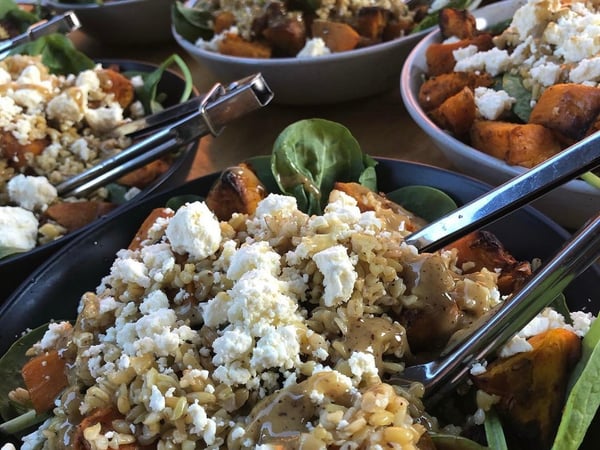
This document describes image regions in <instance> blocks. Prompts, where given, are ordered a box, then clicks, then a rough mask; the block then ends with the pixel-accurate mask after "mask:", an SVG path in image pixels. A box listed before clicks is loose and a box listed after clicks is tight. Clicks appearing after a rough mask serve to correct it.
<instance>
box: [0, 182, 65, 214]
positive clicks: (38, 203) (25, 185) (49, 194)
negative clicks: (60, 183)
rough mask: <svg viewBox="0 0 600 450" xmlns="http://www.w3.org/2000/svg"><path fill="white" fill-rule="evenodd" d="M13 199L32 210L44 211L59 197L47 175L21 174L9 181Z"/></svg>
mask: <svg viewBox="0 0 600 450" xmlns="http://www.w3.org/2000/svg"><path fill="white" fill-rule="evenodd" d="M6 187H7V190H8V195H9V197H10V199H11V201H13V202H15V203H16V204H18V205H19V206H21V207H22V208H25V209H28V210H30V211H35V210H39V211H44V210H45V209H46V208H47V207H48V205H49V204H50V203H52V202H53V201H54V200H56V198H57V197H58V193H57V191H56V188H55V187H54V186H53V185H52V184H51V183H50V182H49V181H48V178H46V177H41V176H40V177H36V176H30V175H23V174H19V175H16V176H14V177H12V178H11V179H10V180H9V181H8V183H7V186H6Z"/></svg>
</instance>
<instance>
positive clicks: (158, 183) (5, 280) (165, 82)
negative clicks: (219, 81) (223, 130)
mask: <svg viewBox="0 0 600 450" xmlns="http://www.w3.org/2000/svg"><path fill="white" fill-rule="evenodd" d="M98 62H100V63H102V64H103V66H104V67H108V66H111V65H115V66H117V67H119V69H120V70H121V71H123V72H127V71H136V72H152V71H153V70H155V69H156V68H157V66H156V65H154V64H150V63H145V62H138V61H129V60H104V59H103V60H99V61H98ZM184 87H185V80H184V79H183V78H182V77H181V76H180V75H178V74H177V73H175V72H173V71H170V70H166V71H165V72H164V74H163V77H162V79H161V81H160V83H159V86H158V92H162V93H164V94H166V100H165V102H164V106H171V105H174V104H177V103H179V99H180V96H181V93H182V92H183V90H184ZM196 94H197V93H196ZM197 148H198V142H197V141H194V142H191V143H189V144H188V145H186V146H185V147H184V148H182V149H181V151H180V153H179V155H178V157H177V158H175V159H174V161H173V163H172V164H171V166H170V167H169V170H167V171H166V172H165V173H164V174H163V175H161V176H160V177H158V178H157V179H156V180H154V181H153V182H152V183H151V184H150V185H149V186H147V187H146V188H144V189H143V190H142V191H141V192H140V193H139V194H138V195H136V196H135V198H134V199H132V200H130V201H129V203H131V202H135V203H137V202H138V201H139V200H141V199H142V198H144V197H145V196H147V195H148V194H150V193H156V192H160V191H162V190H166V189H170V188H173V187H175V186H178V185H180V184H181V183H183V182H184V180H185V179H186V177H187V175H188V173H189V168H190V166H191V164H192V161H193V159H194V156H195V154H196V150H197ZM125 206H126V205H121V206H119V207H118V208H115V209H114V210H113V211H111V212H110V213H109V214H107V215H106V216H105V217H102V218H100V219H99V220H98V221H102V220H104V219H108V218H111V217H114V216H116V215H118V214H119V212H120V211H121V210H122V209H123V208H124V207H125ZM93 225H94V223H92V224H89V225H86V226H84V227H82V228H80V229H78V230H75V231H73V232H71V233H69V234H67V235H65V236H63V237H61V238H59V239H57V240H56V241H52V242H49V243H47V244H44V245H40V246H38V247H36V248H34V249H32V250H30V251H28V252H24V253H18V254H14V255H10V256H7V257H5V258H2V259H0V280H2V282H0V303H2V302H3V301H4V300H5V299H6V298H7V297H8V296H9V295H10V294H11V293H12V292H13V291H14V289H15V288H16V287H17V286H18V285H19V284H20V283H21V282H22V281H23V280H25V278H26V277H27V276H28V275H29V274H31V272H32V271H33V269H35V268H36V267H37V266H39V265H40V264H41V263H43V262H44V261H46V260H47V259H48V258H49V257H50V256H51V255H52V254H53V253H54V252H56V251H57V250H58V249H59V248H61V247H63V246H64V245H65V244H66V243H67V242H69V241H71V240H73V239H74V238H76V237H77V236H79V235H81V234H84V233H86V232H87V231H88V230H90V229H91V228H92V227H93Z"/></svg>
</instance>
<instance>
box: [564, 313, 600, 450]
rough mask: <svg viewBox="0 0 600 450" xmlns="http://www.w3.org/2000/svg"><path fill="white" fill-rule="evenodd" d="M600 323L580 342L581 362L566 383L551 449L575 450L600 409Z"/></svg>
mask: <svg viewBox="0 0 600 450" xmlns="http://www.w3.org/2000/svg"><path fill="white" fill-rule="evenodd" d="M599 342H600V320H595V321H594V322H593V323H592V326H591V327H590V330H589V331H588V332H587V334H586V335H585V337H584V338H583V342H582V351H581V359H580V360H579V362H578V363H577V365H576V366H575V368H574V369H573V373H571V377H570V379H569V389H568V396H567V401H566V404H565V407H564V410H563V415H562V419H561V421H560V425H559V427H558V432H557V433H556V437H555V438H554V444H553V446H552V449H555V450H569V449H573V450H575V449H577V448H579V446H580V444H581V443H582V442H583V439H584V438H585V434H586V432H587V430H588V427H589V425H590V423H591V422H592V419H593V418H594V415H595V414H596V411H597V410H598V406H599V405H600V384H598V379H599V378H600V345H598V343H599Z"/></svg>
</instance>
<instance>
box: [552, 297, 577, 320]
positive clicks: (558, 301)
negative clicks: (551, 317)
mask: <svg viewBox="0 0 600 450" xmlns="http://www.w3.org/2000/svg"><path fill="white" fill-rule="evenodd" d="M550 307H552V308H553V309H554V310H556V312H558V313H559V314H561V315H562V316H563V317H564V318H565V322H567V323H572V320H571V311H569V306H568V305H567V298H566V297H565V295H564V294H562V293H561V294H559V295H558V296H557V297H556V298H555V299H554V300H552V303H551V304H550Z"/></svg>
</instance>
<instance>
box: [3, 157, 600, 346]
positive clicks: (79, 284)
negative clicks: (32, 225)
mask: <svg viewBox="0 0 600 450" xmlns="http://www.w3.org/2000/svg"><path fill="white" fill-rule="evenodd" d="M378 161H379V164H378V165H377V174H378V180H379V190H380V191H382V192H390V191H392V190H394V189H396V188H399V187H402V186H407V185H416V184H421V185H422V184H426V185H429V186H432V187H435V188H438V189H441V190H443V191H444V192H446V193H447V194H449V195H450V196H451V197H452V198H453V199H454V200H455V201H456V202H457V204H464V203H465V202H468V201H470V200H472V199H474V198H476V197H478V196H480V195H482V194H483V193H485V192H486V191H488V190H489V189H490V188H489V186H487V185H485V184H483V183H481V182H479V181H476V180H474V179H471V178H468V177H466V176H463V175H459V174H456V173H454V172H449V171H446V170H443V169H439V168H435V167H430V166H426V165H421V164H417V163H413V162H405V161H397V160H390V159H378ZM218 176H219V174H218V173H215V174H212V175H207V176H205V177H201V178H198V179H196V180H193V181H189V182H187V183H185V184H183V185H181V186H179V187H176V188H174V189H171V190H169V191H165V192H161V193H157V194H155V195H152V196H151V197H149V198H147V199H144V200H142V201H141V202H137V203H136V204H128V205H124V206H123V207H121V208H120V211H117V212H116V213H115V214H112V215H110V216H105V217H103V218H100V219H99V220H98V221H97V223H95V224H94V225H93V226H92V227H91V229H90V230H88V231H87V232H86V233H84V234H83V235H82V236H79V237H78V238H77V239H76V240H72V242H69V244H68V245H66V246H65V247H64V248H63V249H61V250H60V251H59V252H58V253H56V254H55V255H54V256H53V257H52V258H51V259H49V260H48V261H47V262H46V263H45V264H43V265H42V266H41V267H39V268H38V270H36V271H35V272H34V273H33V274H31V276H29V277H28V278H27V279H26V280H25V281H24V283H23V284H22V285H21V286H20V287H19V288H18V289H17V290H16V291H15V292H14V293H13V295H11V296H10V297H9V299H8V300H7V301H6V302H5V303H4V304H3V305H2V306H1V307H0V354H2V353H4V352H5V351H6V350H7V349H8V347H9V346H10V344H11V342H13V341H14V340H15V338H16V337H18V336H19V335H20V334H21V333H22V332H23V330H26V329H28V328H35V327H37V326H39V325H42V324H43V323H46V322H47V321H48V320H49V319H73V318H75V316H76V307H77V304H78V302H79V299H80V297H81V295H82V294H83V293H84V292H85V291H88V290H95V288H96V286H97V285H98V284H99V283H100V279H101V278H102V277H103V276H105V275H107V274H108V272H109V269H110V267H111V265H112V262H113V260H114V259H115V254H116V252H117V250H119V249H121V248H126V247H127V246H128V245H129V241H130V240H131V238H132V237H133V236H134V234H135V232H136V231H137V229H138V227H139V226H140V225H141V223H142V222H143V220H144V219H145V218H146V216H147V215H148V214H149V213H150V211H152V209H154V208H156V207H161V206H164V205H165V204H166V202H167V200H169V199H170V198H171V197H174V196H180V195H186V194H196V195H203V194H206V192H207V191H208V189H209V188H210V187H211V186H212V184H213V183H214V181H215V180H216V179H217V178H218ZM487 229H489V230H490V231H492V232H493V233H495V234H496V236H498V238H499V239H500V240H501V241H502V242H503V243H504V244H505V246H506V247H507V248H508V250H509V251H511V252H512V254H513V255H514V256H515V257H516V258H517V259H520V260H526V259H529V260H530V259H532V258H534V257H538V258H541V259H542V261H544V260H547V259H549V258H550V257H552V256H553V255H554V254H555V252H556V251H557V250H558V249H559V248H560V247H561V245H562V244H563V243H564V241H565V240H566V239H567V238H568V237H569V234H568V233H567V232H566V231H565V230H564V229H563V228H561V227H560V226H559V225H557V224H555V223H554V222H552V221H551V220H550V219H548V218H547V217H546V216H544V215H542V214H541V213H539V212H537V210H535V209H533V208H530V207H524V208H521V209H520V210H518V211H515V212H514V213H512V214H510V215H508V216H506V217H503V218H502V219H500V220H498V221H497V222H495V223H493V224H492V225H490V226H488V227H487ZM598 285H600V270H599V269H598V267H596V266H593V267H592V268H590V269H588V270H587V271H586V272H585V273H583V274H582V275H581V276H580V277H578V278H577V280H575V281H573V283H571V285H570V286H569V287H568V288H567V291H566V293H565V294H566V296H567V299H568V301H569V305H570V306H571V307H572V308H573V309H578V310H591V311H592V312H594V313H596V312H597V311H598V306H597V305H595V304H592V303H591V302H590V299H593V298H595V297H596V296H597V295H598Z"/></svg>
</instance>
